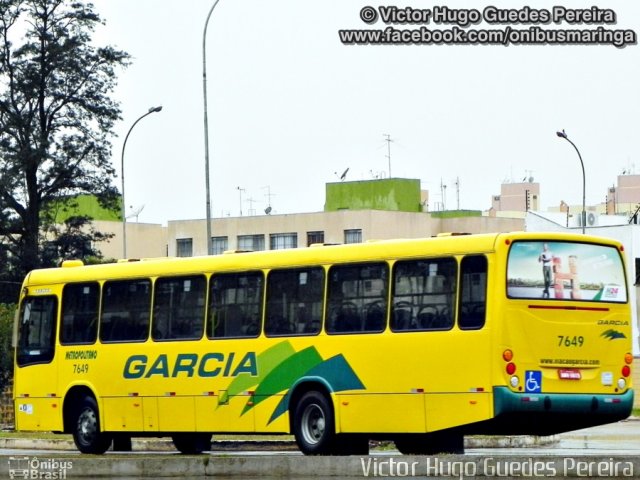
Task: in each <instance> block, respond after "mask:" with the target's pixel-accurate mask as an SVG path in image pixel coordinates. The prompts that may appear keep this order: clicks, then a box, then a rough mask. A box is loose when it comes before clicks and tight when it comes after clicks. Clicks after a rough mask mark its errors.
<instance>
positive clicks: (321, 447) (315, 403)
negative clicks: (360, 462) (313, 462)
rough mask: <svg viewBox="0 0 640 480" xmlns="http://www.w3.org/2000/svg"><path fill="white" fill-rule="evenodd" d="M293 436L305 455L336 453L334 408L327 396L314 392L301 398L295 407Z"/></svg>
mask: <svg viewBox="0 0 640 480" xmlns="http://www.w3.org/2000/svg"><path fill="white" fill-rule="evenodd" d="M293 434H294V436H295V439H296V443H297V444H298V448H299V449H300V451H301V452H302V453H304V454H305V455H331V454H332V453H336V452H335V447H336V433H335V420H334V414H333V407H332V406H331V402H330V401H329V400H328V399H327V397H326V395H324V394H322V393H320V392H317V391H314V390H312V391H310V392H307V393H305V394H304V395H303V396H302V397H301V398H300V400H299V401H298V402H297V403H296V405H295V407H294V413H293Z"/></svg>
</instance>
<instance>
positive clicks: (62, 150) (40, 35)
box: [0, 0, 129, 276]
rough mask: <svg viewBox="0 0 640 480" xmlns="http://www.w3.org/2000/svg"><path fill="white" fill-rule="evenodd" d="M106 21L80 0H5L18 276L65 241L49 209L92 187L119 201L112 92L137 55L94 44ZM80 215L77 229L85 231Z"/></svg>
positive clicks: (4, 82)
mask: <svg viewBox="0 0 640 480" xmlns="http://www.w3.org/2000/svg"><path fill="white" fill-rule="evenodd" d="M101 23H102V20H101V19H100V17H99V16H98V14H97V13H96V12H94V11H93V5H91V4H85V3H83V2H80V1H70V0H0V241H2V242H3V243H5V244H6V248H8V249H9V252H10V254H11V255H10V258H12V259H13V260H14V261H16V263H17V266H16V270H15V273H16V276H22V275H24V274H25V273H26V272H28V271H30V270H32V269H34V268H38V267H40V266H43V265H44V263H43V261H45V260H47V259H45V258H44V257H43V252H44V250H45V246H46V245H51V241H54V242H55V241H58V239H59V236H58V237H55V238H54V239H52V238H51V237H50V235H51V233H52V232H53V233H54V235H57V234H59V233H60V232H62V230H58V231H56V230H55V229H52V228H51V225H50V222H51V215H48V214H47V205H51V204H54V203H56V202H60V201H61V199H72V198H73V197H74V196H76V195H78V194H83V193H86V194H92V195H95V196H96V197H97V198H98V200H99V202H100V203H101V205H103V206H104V207H106V208H113V209H117V208H118V206H119V196H118V193H117V189H116V187H115V186H114V184H113V177H114V173H115V171H114V169H113V167H112V165H111V163H110V157H111V143H110V137H111V136H112V135H113V126H114V123H115V122H116V121H117V120H119V119H120V113H121V112H120V107H119V104H118V103H117V102H116V101H114V100H113V99H111V98H110V94H111V93H112V92H113V89H114V88H115V85H116V77H115V72H116V70H117V69H118V68H119V67H125V66H126V65H127V64H128V63H129V55H128V54H127V53H126V52H123V51H119V50H116V49H115V48H113V47H111V46H105V47H96V46H94V45H93V44H92V33H93V32H94V29H95V27H96V26H97V25H99V24H101ZM81 220H82V219H81ZM77 221H78V220H76V223H74V225H73V226H72V228H71V231H73V232H82V231H85V235H86V234H87V233H86V230H82V228H80V227H81V226H82V222H81V224H78V223H77ZM87 221H88V219H87V218H86V217H84V222H85V223H86V222H87ZM69 231H70V230H69V229H67V230H66V232H67V233H69ZM93 233H95V232H93ZM47 234H48V235H49V238H47ZM88 235H89V236H90V238H94V237H91V235H92V233H91V231H89V233H88ZM2 239H3V240H2ZM65 243H66V244H68V243H69V242H68V238H67V240H65ZM71 243H73V242H71Z"/></svg>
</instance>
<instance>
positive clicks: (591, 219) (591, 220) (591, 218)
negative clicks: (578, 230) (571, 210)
mask: <svg viewBox="0 0 640 480" xmlns="http://www.w3.org/2000/svg"><path fill="white" fill-rule="evenodd" d="M577 217H578V226H579V227H581V226H582V213H579V214H578V215H577ZM586 217H587V221H586V223H585V226H586V227H595V226H597V225H598V214H596V213H594V212H586Z"/></svg>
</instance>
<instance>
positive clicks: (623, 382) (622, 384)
mask: <svg viewBox="0 0 640 480" xmlns="http://www.w3.org/2000/svg"><path fill="white" fill-rule="evenodd" d="M626 387H627V381H626V380H625V379H624V378H620V379H619V380H618V388H619V389H620V390H624V389H625V388H626Z"/></svg>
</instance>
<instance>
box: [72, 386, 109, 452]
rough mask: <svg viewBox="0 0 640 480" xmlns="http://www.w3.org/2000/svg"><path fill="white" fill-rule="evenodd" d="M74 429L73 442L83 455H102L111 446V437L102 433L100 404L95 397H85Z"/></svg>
mask: <svg viewBox="0 0 640 480" xmlns="http://www.w3.org/2000/svg"><path fill="white" fill-rule="evenodd" d="M79 405H80V409H79V411H78V415H77V417H76V421H75V424H74V428H73V441H74V442H75V444H76V447H77V448H78V450H80V451H81V452H82V453H94V454H101V453H104V452H106V451H107V449H108V448H109V447H110V446H111V440H112V439H111V436H110V435H108V434H106V433H104V432H101V431H100V417H99V415H98V404H97V403H96V400H95V399H94V398H93V397H85V398H84V399H83V400H82V402H80V404H79Z"/></svg>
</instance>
